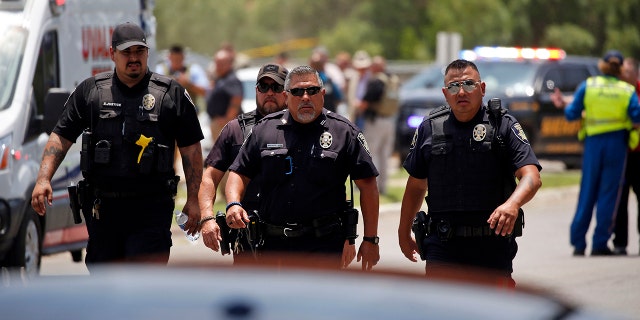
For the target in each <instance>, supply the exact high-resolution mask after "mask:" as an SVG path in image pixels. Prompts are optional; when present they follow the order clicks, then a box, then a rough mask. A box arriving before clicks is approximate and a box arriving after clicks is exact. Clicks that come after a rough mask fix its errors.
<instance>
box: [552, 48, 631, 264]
mask: <svg viewBox="0 0 640 320" xmlns="http://www.w3.org/2000/svg"><path fill="white" fill-rule="evenodd" d="M623 61H624V57H623V56H622V54H621V53H620V52H619V51H616V50H611V51H608V52H607V53H606V54H605V55H604V57H603V58H602V60H600V61H599V62H598V68H599V69H600V71H601V72H602V73H603V75H598V76H594V77H590V78H588V79H587V80H585V81H584V82H583V83H582V84H581V85H580V86H579V87H578V90H577V91H576V93H575V95H574V97H573V101H572V102H571V103H569V104H568V105H567V106H566V108H565V110H564V112H565V117H566V118H567V120H569V121H571V120H579V119H581V120H582V121H583V128H582V133H583V137H584V153H583V159H582V180H581V182H580V194H579V198H578V207H577V209H576V213H575V216H574V217H573V221H572V223H571V236H570V240H571V245H572V246H573V247H574V251H573V255H574V256H584V254H585V249H586V247H587V241H586V233H587V230H588V229H589V224H590V223H591V219H592V216H593V209H594V207H596V227H595V230H594V234H593V243H592V244H591V255H592V256H597V255H612V254H613V251H612V250H611V249H610V248H609V245H608V242H609V239H610V238H611V234H612V232H613V225H614V222H615V215H616V212H617V209H618V205H619V198H620V192H621V188H622V184H623V182H624V171H625V166H626V155H627V144H628V140H629V130H630V129H631V128H632V125H633V123H638V122H640V104H638V95H637V94H636V93H635V88H634V87H633V86H632V85H630V84H628V83H626V82H625V81H622V80H620V79H619V77H620V70H621V66H622V63H623Z"/></svg>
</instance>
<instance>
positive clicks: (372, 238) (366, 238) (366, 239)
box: [362, 236, 380, 244]
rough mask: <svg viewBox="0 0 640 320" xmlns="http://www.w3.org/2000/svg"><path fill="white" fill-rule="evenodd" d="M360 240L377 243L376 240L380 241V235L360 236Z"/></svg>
mask: <svg viewBox="0 0 640 320" xmlns="http://www.w3.org/2000/svg"><path fill="white" fill-rule="evenodd" d="M362 241H369V242H371V243H373V244H378V242H380V237H378V236H373V237H362Z"/></svg>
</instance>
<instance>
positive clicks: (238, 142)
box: [198, 64, 288, 258]
mask: <svg viewBox="0 0 640 320" xmlns="http://www.w3.org/2000/svg"><path fill="white" fill-rule="evenodd" d="M287 73H288V71H287V69H285V68H284V67H282V66H280V65H277V64H266V65H264V66H262V68H260V71H259V72H258V78H257V82H256V88H255V90H256V105H257V108H256V110H253V111H251V112H247V113H244V114H242V115H240V116H238V118H236V119H234V120H232V121H230V122H229V123H227V125H226V126H224V128H222V132H220V137H219V138H218V139H217V140H216V143H215V144H214V145H213V148H212V149H211V151H210V152H209V155H207V158H206V159H205V165H206V166H207V167H206V169H205V171H204V174H203V177H202V183H201V184H200V191H199V193H198V201H199V203H200V215H201V220H200V221H201V223H202V224H201V227H202V229H201V232H202V240H203V242H204V244H205V245H206V246H207V247H209V248H211V249H213V250H215V251H218V250H219V241H220V240H222V238H221V235H220V234H219V231H218V230H219V226H218V225H217V224H216V221H215V220H214V216H213V215H212V214H213V203H214V202H215V199H216V189H217V187H218V186H219V185H220V181H222V177H223V176H224V174H225V172H226V171H227V170H228V169H229V166H230V165H231V163H232V162H233V160H234V159H235V158H236V156H237V155H238V151H239V150H240V146H242V142H243V141H244V138H245V137H246V136H247V135H248V134H249V132H251V129H252V128H253V126H254V125H255V124H256V123H257V122H258V121H259V120H260V119H262V118H263V117H264V116H266V115H268V114H271V113H273V112H276V111H281V110H283V109H284V108H286V104H285V102H286V101H285V99H286V95H285V94H284V93H283V91H284V80H285V77H286V76H287ZM259 185H260V179H259V177H256V178H255V179H253V180H251V183H250V184H249V186H248V187H247V192H245V195H244V198H243V199H242V205H243V207H244V208H245V210H247V211H248V212H253V211H254V210H258V194H259V189H258V188H259ZM224 223H225V224H226V221H225V222H224ZM230 240H231V242H232V243H233V246H234V247H233V248H232V249H233V251H234V258H235V257H236V256H237V254H240V253H242V252H249V251H250V248H249V247H248V245H249V244H248V243H246V241H243V242H241V243H239V245H241V246H242V247H236V246H235V239H230ZM223 245H225V244H223ZM223 253H224V252H223Z"/></svg>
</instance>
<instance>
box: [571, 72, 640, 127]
mask: <svg viewBox="0 0 640 320" xmlns="http://www.w3.org/2000/svg"><path fill="white" fill-rule="evenodd" d="M634 92H635V88H634V87H633V86H632V85H630V84H628V83H626V82H624V81H622V80H618V79H616V78H614V77H606V76H595V77H591V78H589V79H587V86H586V90H585V94H584V109H585V116H584V121H583V125H584V129H585V132H586V135H587V136H593V135H597V134H603V133H607V132H613V131H618V130H630V129H631V128H632V122H631V118H629V115H628V113H627V111H628V106H629V99H631V96H632V95H633V93H634Z"/></svg>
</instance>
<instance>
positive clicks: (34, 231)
mask: <svg viewBox="0 0 640 320" xmlns="http://www.w3.org/2000/svg"><path fill="white" fill-rule="evenodd" d="M40 253H41V241H40V220H38V217H37V216H36V213H35V212H33V211H29V212H28V213H27V216H26V218H25V220H24V221H23V222H22V226H21V227H20V232H18V236H17V237H16V241H15V242H14V244H13V248H12V249H11V252H10V253H9V256H8V261H9V266H11V267H17V268H24V274H25V275H26V276H28V277H34V276H37V275H38V274H39V272H40V258H41V257H40Z"/></svg>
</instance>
